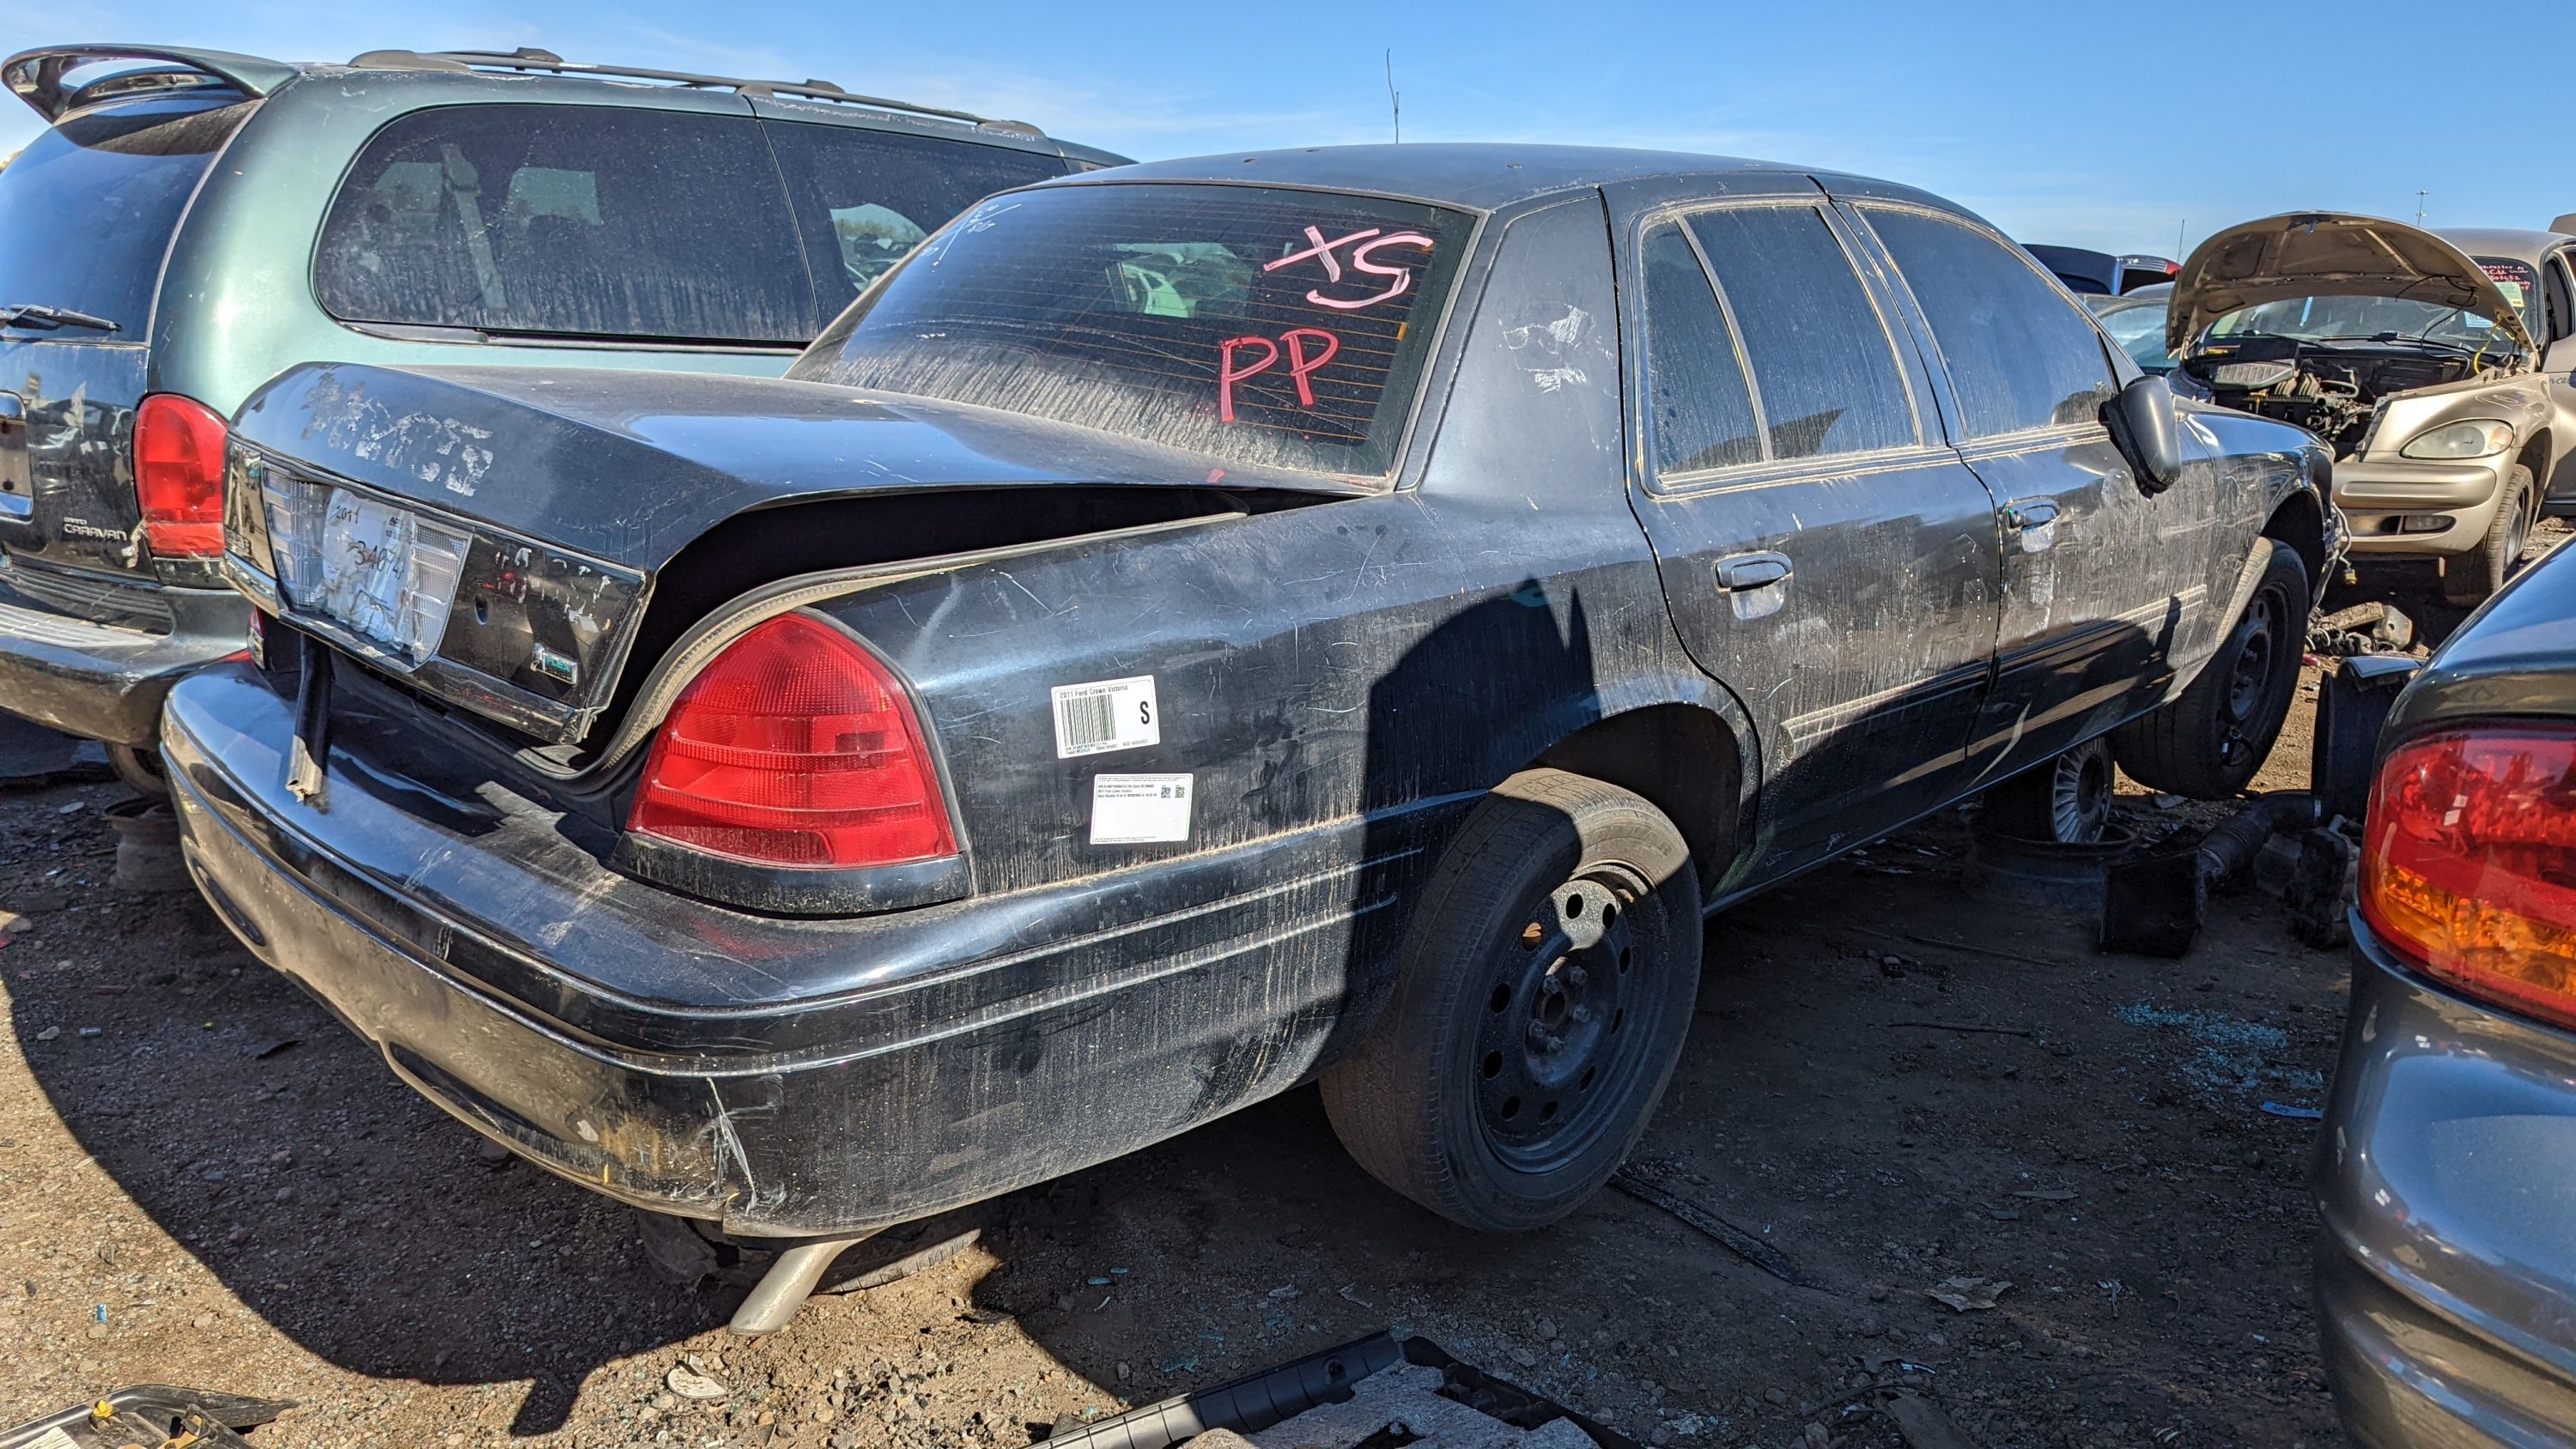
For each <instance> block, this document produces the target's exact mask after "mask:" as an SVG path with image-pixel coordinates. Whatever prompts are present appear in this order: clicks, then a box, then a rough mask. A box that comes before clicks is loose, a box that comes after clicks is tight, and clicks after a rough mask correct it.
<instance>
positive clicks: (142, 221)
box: [0, 100, 254, 342]
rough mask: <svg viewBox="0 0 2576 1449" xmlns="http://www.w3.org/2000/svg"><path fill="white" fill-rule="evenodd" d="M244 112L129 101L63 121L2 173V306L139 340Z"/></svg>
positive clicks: (88, 333) (84, 335)
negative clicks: (100, 325)
mask: <svg viewBox="0 0 2576 1449" xmlns="http://www.w3.org/2000/svg"><path fill="white" fill-rule="evenodd" d="M253 104H254V103H251V102H243V103H239V104H235V105H229V106H219V107H209V106H208V105H206V104H205V103H204V102H203V101H195V102H190V101H180V100H168V101H143V102H131V103H127V104H124V105H118V106H113V107H106V108H102V109H99V110H94V111H90V112H88V113H86V114H80V115H74V116H71V117H69V118H67V119H65V120H64V121H63V122H62V123H61V124H59V125H56V126H54V127H53V128H51V129H50V130H47V131H46V132H45V133H44V134H43V135H40V136H38V137H37V138H36V139H35V140H33V141H30V142H28V143H27V149H26V150H24V151H21V152H19V153H18V156H17V158H16V159H15V160H13V161H11V162H9V164H8V168H7V169H6V170H0V307H50V308H54V309H57V310H59V311H66V312H79V313H86V314H87V315H89V316H92V317H97V318H103V319H105V320H106V321H109V322H113V323H115V324H116V327H117V333H118V340H119V341H127V342H141V341H143V340H145V339H144V333H145V331H146V330H147V329H148V328H149V327H150V325H151V322H152V297H153V294H154V293H155V292H156V291H157V290H159V288H160V284H161V263H162V259H163V258H164V257H166V256H167V255H168V254H169V250H170V237H171V234H172V233H174V232H176V231H177V230H178V229H179V218H180V216H181V214H183V213H184V212H185V211H186V210H187V209H188V198H190V197H191V196H194V195H195V194H196V192H197V182H198V180H199V179H200V178H202V177H203V176H204V175H205V174H206V168H207V166H208V165H210V164H211V163H212V162H213V160H214V156H215V153H216V152H217V151H219V150H221V149H223V144H224V141H225V139H226V138H227V137H229V136H231V135H232V133H233V129H234V128H235V127H237V126H239V125H240V124H241V123H242V121H243V119H244V118H245V117H247V116H248V115H249V114H250V112H251V108H252V105H253ZM47 335H49V334H47V333H45V332H43V331H30V330H23V329H17V328H13V329H11V330H10V331H9V332H8V333H7V334H6V336H7V337H8V338H9V339H10V340H12V341H28V340H33V339H35V338H39V337H43V336H47ZM50 335H55V336H60V337H65V338H76V339H83V340H90V341H95V340H97V338H98V337H99V335H100V334H99V332H98V330H97V329H95V328H89V327H71V328H64V329H61V330H60V331H59V332H56V333H53V334H50Z"/></svg>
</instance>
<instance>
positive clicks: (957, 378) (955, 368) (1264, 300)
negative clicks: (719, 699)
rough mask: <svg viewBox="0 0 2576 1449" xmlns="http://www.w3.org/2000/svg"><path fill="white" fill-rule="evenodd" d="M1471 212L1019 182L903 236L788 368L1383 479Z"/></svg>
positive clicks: (1366, 200)
mask: <svg viewBox="0 0 2576 1449" xmlns="http://www.w3.org/2000/svg"><path fill="white" fill-rule="evenodd" d="M1473 224H1474V223H1473V218H1471V217H1470V216H1468V215H1466V214H1465V213H1462V212H1456V211H1450V210H1446V209H1443V208H1440V207H1434V206H1427V205H1422V204H1419V203H1414V202H1405V201H1393V200H1385V199H1380V198H1375V197H1362V196H1347V195H1340V194H1334V193H1326V192H1311V191H1289V190H1277V189H1269V188H1263V187H1253V186H1230V185H1208V184H1177V185H1166V184H1141V183H1093V184H1084V185H1074V186H1059V187H1042V188H1039V189H1036V190H1032V191H1023V192H1016V193H1013V194H1010V195H1006V196H999V197H995V198H993V199H991V200H988V201H986V202H984V203H982V204H981V205H979V206H977V207H976V208H975V209H974V210H973V211H970V212H968V213H967V214H966V215H964V216H963V217H960V218H959V219H958V220H957V221H956V222H955V223H953V224H951V225H950V226H949V227H948V229H947V230H945V231H943V232H942V233H940V234H939V235H938V236H936V237H934V238H933V239H932V240H931V241H929V242H928V243H926V244H925V245H924V246H923V247H922V248H921V249H920V250H919V251H916V252H915V253H913V255H912V256H911V257H910V258H908V259H907V260H906V261H905V262H904V263H903V265H902V266H901V267H900V268H898V269H897V270H895V271H894V272H893V273H891V274H890V275H888V276H887V277H886V278H885V279H884V280H883V281H882V282H881V283H879V284H878V285H877V286H876V287H874V288H873V289H871V290H870V291H869V292H868V293H867V295H865V296H863V297H861V298H860V299H859V300H858V302H856V303H855V304H853V305H852V307H851V308H850V310H849V311H847V312H844V313H843V314H842V315H841V317H840V320H838V321H836V322H834V323H833V324H832V326H831V327H830V328H828V329H826V330H825V332H824V334H823V336H822V337H821V338H819V339H817V340H816V342H815V344H814V346H813V347H812V348H811V349H809V350H808V351H807V352H806V354H805V356H804V357H802V358H800V359H798V361H797V364H796V366H795V367H794V368H792V369H790V371H789V373H788V376H790V377H795V378H806V379H812V380H819V381H829V382H835V383H840V384H842V385H844V386H850V387H861V388H869V389H876V390H881V391H886V392H896V393H908V394H912V395H915V396H923V397H935V398H943V399H947V400H949V401H953V402H962V403H970V404H975V405H978V406H982V407H990V408H998V409H1002V410H1005V411H1009V412H1016V413H1025V414H1029V415H1032V416H1036V417H1043V418H1049V419H1053V420H1056V421H1059V422H1067V423H1075V424H1079V425H1082V426H1085V427H1091V428H1098V429H1102V430H1105V431H1108V432H1113V433H1117V434H1120V435H1123V436H1127V437H1133V438H1138V439H1142V440H1145V441H1149V442H1154V443H1159V444H1163V445H1166V446H1171V447H1176V448H1181V449H1185V450H1188V451H1191V452H1195V453H1203V454H1207V455H1210V456H1212V457H1214V458H1217V459H1220V460H1228V461H1238V462H1240V463H1242V464H1244V465H1247V466H1257V467H1266V468H1287V469H1295V470H1299V471H1304V472H1320V473H1330V474H1338V475H1344V476H1349V477H1354V478H1360V479H1369V478H1378V477H1382V476H1384V475H1385V474H1387V473H1389V472H1391V471H1392V470H1393V468H1394V465H1395V459H1396V450H1397V448H1398V446H1399V445H1400V443H1401V441H1402V437H1403V433H1404V429H1405V424H1406V421H1407V419H1408V418H1409V417H1410V416H1411V414H1412V411H1413V401H1414V397H1415V394H1416V393H1417V392H1418V391H1419V389H1420V386H1421V378H1422V369H1423V363H1424V359H1425V358H1426V357H1427V356H1428V355H1429V353H1430V349H1431V342H1432V333H1433V332H1434V331H1435V330H1436V329H1437V325H1438V322H1439V319H1440V315H1441V312H1442V309H1443V306H1444V304H1445V303H1446V302H1447V300H1448V297H1449V292H1450V288H1451V284H1452V282H1453V279H1454V278H1455V276H1456V274H1457V270H1458V265H1459V262H1460V260H1461V254H1462V253H1463V252H1464V251H1465V249H1466V246H1467V241H1468V238H1469V236H1470V235H1471V233H1472V230H1473Z"/></svg>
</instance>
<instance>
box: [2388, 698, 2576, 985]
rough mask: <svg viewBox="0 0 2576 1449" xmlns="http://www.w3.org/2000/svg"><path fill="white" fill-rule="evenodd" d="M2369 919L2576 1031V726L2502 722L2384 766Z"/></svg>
mask: <svg viewBox="0 0 2576 1449" xmlns="http://www.w3.org/2000/svg"><path fill="white" fill-rule="evenodd" d="M2362 837H2363V838H2362V857H2361V914H2362V919H2364V920H2366V921H2368V922H2369V923H2370V927H2371V929H2372V930H2373V931H2375V932H2377V933H2378V934H2379V936H2380V938H2381V939H2383V940H2385V941H2387V942H2388V943H2389V944H2390V945H2392V946H2395V947H2396V948H2397V949H2398V950H2400V951H2402V952H2404V953H2405V954H2406V955H2408V956H2410V957H2412V958H2414V960H2415V961H2416V962H2418V963H2420V964H2421V965H2422V967H2423V968H2424V969H2425V970H2426V971H2428V972H2430V973H2431V974H2432V975H2434V976H2436V977H2438V978H2440V979H2442V980H2444V981H2447V982H2449V983H2451V984H2452V985H2454V986H2456V987H2458V988H2459V989H2460V990H2462V991H2464V992H2466V993H2468V994H2470V995H2474V996H2479V997H2483V998H2485V999H2487V1000H2489V1001H2492V1002H2495V1003H2497V1004H2498V1005H2502V1006H2507V1007H2511V1008H2513V1009H2515V1010H2518V1011H2523V1012H2526V1013H2529V1014H2530V1015H2533V1016H2537V1017H2541V1018H2543V1019H2545V1020H2548V1021H2551V1022H2554V1023H2556V1024H2558V1025H2560V1026H2567V1027H2576V730H2566V729H2550V728H2541V727H2534V726H2523V725H2498V726H2493V727H2483V728H2475V729H2463V730H2449V731H2444V732H2441V733H2438V734H2431V735H2427V736H2424V737H2423V738H2421V739H2415V740H2409V741H2407V742H2406V743H2405V744H2402V745H2400V746H2398V747H2397V748H2396V749H2394V750H2391V751H2390V752H2389V755H2388V758H2387V759H2386V760H2384V761H2382V762H2381V764H2380V767H2379V778H2378V781H2377V782H2376V783H2375V784H2374V786H2373V787H2372V790H2371V796H2370V812H2369V814H2368V816H2366V817H2365V824H2364V827H2363V832H2362Z"/></svg>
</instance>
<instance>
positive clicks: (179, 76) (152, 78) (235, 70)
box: [0, 45, 299, 124]
mask: <svg viewBox="0 0 2576 1449" xmlns="http://www.w3.org/2000/svg"><path fill="white" fill-rule="evenodd" d="M103 61H132V62H134V64H133V65H130V66H128V67H126V68H124V69H122V70H119V71H117V72H116V73H114V74H113V75H110V76H102V77H100V78H99V79H97V80H93V81H91V82H89V83H88V84H86V85H77V86H66V85H65V84H64V83H63V78H64V77H65V76H67V75H69V74H70V73H71V72H73V71H74V70H77V69H79V68H80V67H82V66H86V65H96V64H98V63H100V62H103ZM297 74H299V72H298V70H297V68H296V67H294V66H291V65H288V64H286V63H285V62H283V61H275V60H262V59H260V58H259V57H258V56H255V55H235V54H233V53H232V52H230V51H225V50H180V49H176V48H170V47H163V46H157V45H47V46H40V47H38V48H37V49H34V50H22V51H20V52H18V53H17V54H16V55H13V56H11V57H9V58H8V59H7V60H6V61H0V82H5V83H6V84H7V85H8V87H9V89H10V90H11V91H12V92H13V93H15V94H16V95H17V97H18V99H20V100H22V101H25V102H26V103H27V104H28V105H29V106H31V107H33V108H34V109H35V112H36V114H37V115H40V116H42V117H44V118H45V120H46V121H47V123H49V124H50V123H51V122H54V121H59V120H61V119H62V118H63V113H64V112H66V111H69V110H72V109H74V108H75V107H78V106H82V105H86V104H88V103H89V102H91V101H94V100H102V99H105V98H106V95H108V94H124V93H142V92H146V91H151V90H169V89H179V88H184V87H192V86H199V85H207V84H214V85H220V86H223V87H226V88H228V89H231V90H236V91H239V92H241V93H242V94H243V95H244V96H247V97H249V98H251V99H254V100H256V99H258V98H259V97H261V96H264V95H267V94H268V93H269V92H270V91H273V90H275V89H277V88H278V87H279V86H282V85H284V84H286V83H287V82H288V81H290V80H293V79H295V77H296V76H297ZM111 83H113V84H111Z"/></svg>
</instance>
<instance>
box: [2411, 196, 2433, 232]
mask: <svg viewBox="0 0 2576 1449" xmlns="http://www.w3.org/2000/svg"><path fill="white" fill-rule="evenodd" d="M2432 194H2433V193H2431V192H2429V191H2418V192H2416V193H2415V224H2416V225H2417V226H2422V225H2423V224H2424V198H2426V197H2428V196H2430V195H2432Z"/></svg>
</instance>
